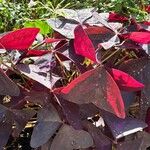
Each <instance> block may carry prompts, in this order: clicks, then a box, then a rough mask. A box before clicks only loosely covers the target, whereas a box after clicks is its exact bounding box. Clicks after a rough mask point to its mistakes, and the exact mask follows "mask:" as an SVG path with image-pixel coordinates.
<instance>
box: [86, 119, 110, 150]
mask: <svg viewBox="0 0 150 150" xmlns="http://www.w3.org/2000/svg"><path fill="white" fill-rule="evenodd" d="M84 127H85V129H86V130H87V131H88V132H89V133H90V134H91V136H92V138H93V140H94V143H95V149H96V150H112V142H111V141H110V140H109V139H108V138H107V137H106V135H104V134H103V133H102V132H101V130H100V129H99V128H97V127H95V126H94V125H93V124H92V123H90V122H88V121H85V122H84Z"/></svg>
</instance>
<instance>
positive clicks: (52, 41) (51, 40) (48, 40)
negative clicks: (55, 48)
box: [45, 38, 65, 44]
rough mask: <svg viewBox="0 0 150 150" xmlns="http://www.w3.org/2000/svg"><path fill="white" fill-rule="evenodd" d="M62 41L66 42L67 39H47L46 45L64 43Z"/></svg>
mask: <svg viewBox="0 0 150 150" xmlns="http://www.w3.org/2000/svg"><path fill="white" fill-rule="evenodd" d="M62 40H65V38H64V39H54V38H46V39H45V43H47V44H48V43H55V42H59V41H62Z"/></svg>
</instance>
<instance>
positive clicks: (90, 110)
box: [79, 103, 100, 120]
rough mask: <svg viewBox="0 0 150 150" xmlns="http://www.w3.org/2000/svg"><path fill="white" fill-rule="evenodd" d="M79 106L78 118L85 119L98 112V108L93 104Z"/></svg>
mask: <svg viewBox="0 0 150 150" xmlns="http://www.w3.org/2000/svg"><path fill="white" fill-rule="evenodd" d="M79 107H80V118H81V119H83V120H85V119H87V118H88V117H92V116H95V115H97V114H98V113H99V111H100V110H99V108H98V107H96V106H95V105H94V104H92V103H90V104H82V105H79Z"/></svg>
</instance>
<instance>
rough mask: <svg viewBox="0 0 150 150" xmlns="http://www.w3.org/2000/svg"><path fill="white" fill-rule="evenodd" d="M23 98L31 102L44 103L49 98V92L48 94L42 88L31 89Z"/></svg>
mask: <svg viewBox="0 0 150 150" xmlns="http://www.w3.org/2000/svg"><path fill="white" fill-rule="evenodd" d="M24 99H25V100H26V101H29V102H31V103H35V104H40V105H44V104H46V103H47V102H48V101H49V100H50V94H48V93H47V92H45V91H43V90H42V91H35V90H31V91H30V92H26V96H25V98H24Z"/></svg>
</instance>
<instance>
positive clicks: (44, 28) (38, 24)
mask: <svg viewBox="0 0 150 150" xmlns="http://www.w3.org/2000/svg"><path fill="white" fill-rule="evenodd" d="M24 27H35V28H39V29H40V33H41V34H43V35H47V34H49V33H52V28H51V27H50V26H49V25H48V24H47V23H46V22H45V21H43V20H34V21H26V22H25V23H24Z"/></svg>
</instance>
